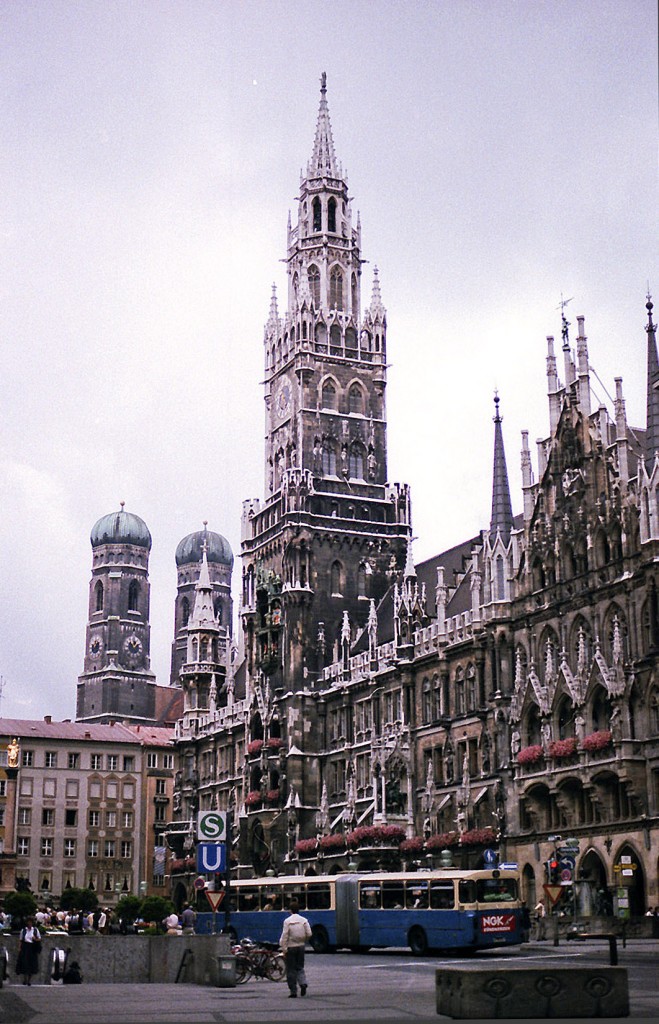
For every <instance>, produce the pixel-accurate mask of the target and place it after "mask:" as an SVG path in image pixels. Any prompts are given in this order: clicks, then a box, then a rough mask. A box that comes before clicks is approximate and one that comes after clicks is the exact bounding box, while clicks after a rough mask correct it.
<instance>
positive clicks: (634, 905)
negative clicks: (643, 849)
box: [613, 844, 647, 917]
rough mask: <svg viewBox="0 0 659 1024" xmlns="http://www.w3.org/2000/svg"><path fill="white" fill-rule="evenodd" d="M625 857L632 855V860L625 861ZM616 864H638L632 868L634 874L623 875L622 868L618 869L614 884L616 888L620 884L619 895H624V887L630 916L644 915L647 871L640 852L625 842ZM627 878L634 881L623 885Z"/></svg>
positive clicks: (623, 865) (622, 865) (617, 856)
mask: <svg viewBox="0 0 659 1024" xmlns="http://www.w3.org/2000/svg"><path fill="white" fill-rule="evenodd" d="M623 857H631V860H629V861H623ZM614 864H620V865H621V868H624V867H625V866H626V865H627V864H628V865H630V866H631V865H633V864H635V865H636V867H635V868H633V869H632V870H633V874H632V875H626V876H623V874H622V870H620V871H616V872H615V876H616V877H615V878H614V881H613V884H614V885H615V886H616V889H617V888H618V886H620V893H619V895H622V890H623V888H624V896H626V897H627V899H628V900H629V914H630V917H642V916H643V914H644V913H645V911H646V910H647V907H646V904H645V900H646V895H645V872H644V871H643V860H642V858H641V857H639V855H638V853H637V852H636V850H634V848H633V847H632V846H630V845H629V844H625V845H624V846H622V847H621V848H620V850H619V852H618V854H617V855H616V858H615V861H614ZM626 878H629V880H630V881H631V883H632V884H631V885H624V886H623V884H622V883H623V882H624V880H625V879H626Z"/></svg>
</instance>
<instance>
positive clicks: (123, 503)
mask: <svg viewBox="0 0 659 1024" xmlns="http://www.w3.org/2000/svg"><path fill="white" fill-rule="evenodd" d="M125 504H126V502H125V501H120V502H119V508H120V509H121V511H122V512H123V510H124V505H125Z"/></svg>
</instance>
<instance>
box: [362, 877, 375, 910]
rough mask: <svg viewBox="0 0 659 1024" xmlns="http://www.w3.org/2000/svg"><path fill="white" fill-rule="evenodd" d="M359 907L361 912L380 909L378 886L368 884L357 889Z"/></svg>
mask: <svg viewBox="0 0 659 1024" xmlns="http://www.w3.org/2000/svg"><path fill="white" fill-rule="evenodd" d="M359 906H360V907H361V908H362V910H379V909H380V886H379V885H377V884H373V883H372V882H369V883H367V884H364V885H360V887H359Z"/></svg>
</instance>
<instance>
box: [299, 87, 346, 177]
mask: <svg viewBox="0 0 659 1024" xmlns="http://www.w3.org/2000/svg"><path fill="white" fill-rule="evenodd" d="M342 175H343V172H342V168H341V165H340V164H338V163H337V162H336V156H335V154H334V140H333V138H332V125H331V124H330V116H329V107H328V106H327V73H326V72H325V71H323V73H322V75H321V77H320V107H319V109H318V121H317V122H316V137H315V139H314V143H313V154H312V157H311V160H310V161H309V163H308V164H307V178H341V177H342Z"/></svg>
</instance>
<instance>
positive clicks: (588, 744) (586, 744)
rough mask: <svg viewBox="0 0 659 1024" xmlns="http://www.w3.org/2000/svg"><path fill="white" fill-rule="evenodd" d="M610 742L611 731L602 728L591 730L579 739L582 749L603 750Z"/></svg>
mask: <svg viewBox="0 0 659 1024" xmlns="http://www.w3.org/2000/svg"><path fill="white" fill-rule="evenodd" d="M610 744H611V733H610V731H609V730H608V729H602V730H601V731H600V732H591V733H590V734H589V735H588V736H584V738H583V739H582V741H581V749H582V750H605V749H606V747H608V746H610Z"/></svg>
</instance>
